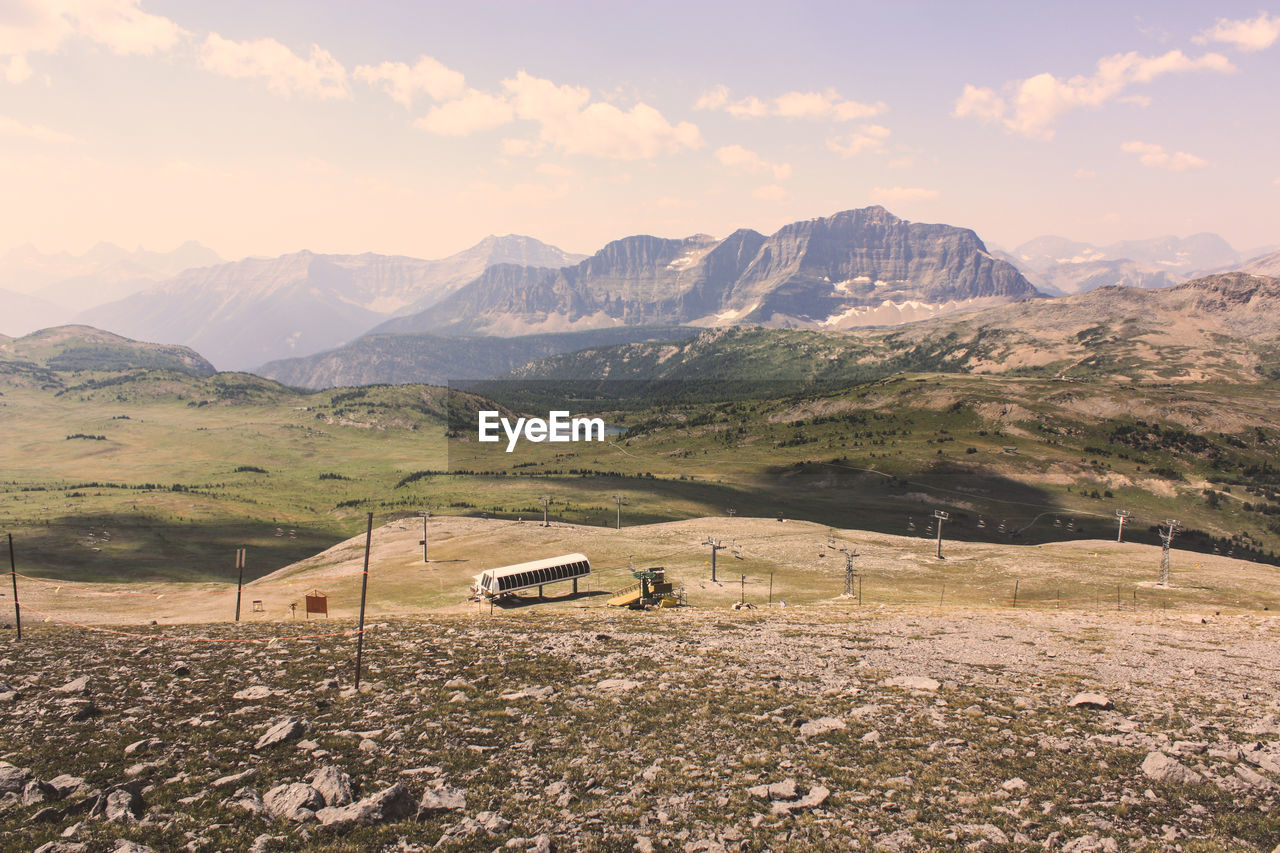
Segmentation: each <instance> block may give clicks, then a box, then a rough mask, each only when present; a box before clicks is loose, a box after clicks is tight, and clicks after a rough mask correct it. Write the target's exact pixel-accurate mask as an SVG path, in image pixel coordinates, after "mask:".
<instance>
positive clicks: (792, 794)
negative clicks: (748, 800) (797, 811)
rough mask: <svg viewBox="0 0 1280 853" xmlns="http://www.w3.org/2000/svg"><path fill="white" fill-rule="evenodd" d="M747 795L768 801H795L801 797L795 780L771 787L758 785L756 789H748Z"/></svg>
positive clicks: (777, 783)
mask: <svg viewBox="0 0 1280 853" xmlns="http://www.w3.org/2000/svg"><path fill="white" fill-rule="evenodd" d="M747 793H748V794H750V795H751V796H753V797H761V798H762V799H766V800H794V799H795V798H796V797H798V796H800V792H799V790H798V789H797V788H796V780H795V779H786V780H783V781H782V782H774V783H773V784H771V785H756V786H755V787H754V788H748V789H747Z"/></svg>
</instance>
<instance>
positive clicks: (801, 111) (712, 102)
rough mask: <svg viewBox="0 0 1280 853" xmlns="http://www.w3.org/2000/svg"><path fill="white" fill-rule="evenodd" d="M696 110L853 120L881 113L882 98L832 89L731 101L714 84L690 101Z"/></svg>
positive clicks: (726, 92)
mask: <svg viewBox="0 0 1280 853" xmlns="http://www.w3.org/2000/svg"><path fill="white" fill-rule="evenodd" d="M693 106H694V109H698V110H723V111H724V112H727V113H729V115H732V116H735V117H737V118H762V117H764V116H779V117H781V118H793V119H810V120H823V121H856V120H857V119H864V118H870V117H871V116H874V115H879V114H880V113H882V112H884V111H885V110H886V109H887V107H886V106H885V104H884V102H883V101H877V102H876V103H874V104H864V103H861V102H859V101H851V100H847V99H845V98H843V97H841V96H840V94H839V93H837V92H836V90H835V89H827V90H825V91H822V92H786V93H784V94H782V95H779V96H777V97H776V98H773V99H772V100H769V101H763V100H761V99H760V98H757V97H755V96H751V97H747V98H741V99H739V100H736V101H735V100H732V98H731V96H730V94H729V89H728V87H727V86H716V87H715V88H713V89H711V90H710V91H708V92H706V93H704V94H703V95H702V97H700V98H698V100H697V101H696V102H695V103H694V105H693Z"/></svg>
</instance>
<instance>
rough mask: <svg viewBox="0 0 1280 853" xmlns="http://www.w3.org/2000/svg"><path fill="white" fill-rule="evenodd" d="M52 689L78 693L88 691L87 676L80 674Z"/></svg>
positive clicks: (60, 691)
mask: <svg viewBox="0 0 1280 853" xmlns="http://www.w3.org/2000/svg"><path fill="white" fill-rule="evenodd" d="M53 689H54V690H56V691H57V692H59V693H80V694H84V693H88V692H89V676H87V675H82V676H80V677H79V678H74V679H72V680H71V681H68V682H67V683H66V684H64V685H62V686H61V687H55V688H53Z"/></svg>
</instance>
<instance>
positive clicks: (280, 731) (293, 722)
mask: <svg viewBox="0 0 1280 853" xmlns="http://www.w3.org/2000/svg"><path fill="white" fill-rule="evenodd" d="M306 731H307V724H306V723H305V722H304V721H302V720H301V719H299V718H297V717H288V718H286V719H283V720H281V721H280V722H278V723H275V724H274V725H272V726H271V727H270V728H269V729H267V731H266V733H265V734H263V736H262V737H260V738H258V742H257V743H256V744H254V747H253V748H254V749H255V750H256V749H265V748H267V747H268V746H275V745H276V744H278V743H285V742H286V741H291V740H297V739H298V738H300V737H302V736H303V735H304V734H305V733H306Z"/></svg>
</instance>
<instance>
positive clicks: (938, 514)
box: [933, 509, 951, 560]
mask: <svg viewBox="0 0 1280 853" xmlns="http://www.w3.org/2000/svg"><path fill="white" fill-rule="evenodd" d="M933 517H934V518H936V519H938V559H939V560H941V559H942V522H944V521H950V520H951V513H949V512H946V511H944V510H940V509H935V510H934V511H933Z"/></svg>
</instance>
